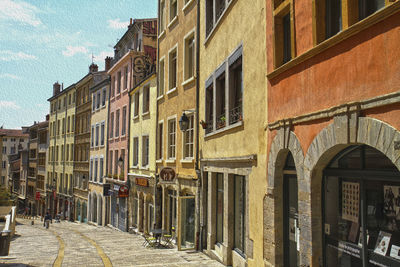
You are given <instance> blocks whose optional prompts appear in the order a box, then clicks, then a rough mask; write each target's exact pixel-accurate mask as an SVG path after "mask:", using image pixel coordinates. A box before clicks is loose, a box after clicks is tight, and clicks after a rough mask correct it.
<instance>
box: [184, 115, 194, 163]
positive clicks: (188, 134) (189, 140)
mask: <svg viewBox="0 0 400 267" xmlns="http://www.w3.org/2000/svg"><path fill="white" fill-rule="evenodd" d="M188 119H189V126H188V129H187V130H186V131H185V132H183V155H184V158H188V159H190V158H193V140H194V136H193V135H194V115H193V114H190V115H189V116H188Z"/></svg>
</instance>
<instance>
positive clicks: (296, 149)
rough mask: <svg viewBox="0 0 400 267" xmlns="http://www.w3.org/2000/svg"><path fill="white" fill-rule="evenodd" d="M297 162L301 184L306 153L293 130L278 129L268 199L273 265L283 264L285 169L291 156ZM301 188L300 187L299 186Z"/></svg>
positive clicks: (267, 243) (267, 236) (267, 237)
mask: <svg viewBox="0 0 400 267" xmlns="http://www.w3.org/2000/svg"><path fill="white" fill-rule="evenodd" d="M289 152H290V153H291V154H292V156H293V159H294V161H295V166H296V173H297V177H298V181H299V180H301V179H303V162H304V153H303V150H302V147H301V145H300V141H299V139H298V138H297V136H296V134H295V133H294V132H292V131H290V129H289V127H287V128H282V129H280V130H278V132H277V135H276V136H275V137H274V139H273V141H272V144H271V148H270V152H269V157H268V166H267V168H268V173H267V178H268V189H267V190H268V191H267V195H266V196H265V197H264V210H263V213H264V216H263V217H264V229H263V231H264V245H263V247H264V258H265V259H266V260H267V261H268V262H270V263H271V264H273V265H276V266H280V265H283V262H282V261H283V242H282V240H283V232H282V230H283V228H282V227H280V226H278V224H281V223H282V220H283V207H282V193H283V168H284V166H285V162H286V158H287V155H288V153H289ZM299 189H300V185H299Z"/></svg>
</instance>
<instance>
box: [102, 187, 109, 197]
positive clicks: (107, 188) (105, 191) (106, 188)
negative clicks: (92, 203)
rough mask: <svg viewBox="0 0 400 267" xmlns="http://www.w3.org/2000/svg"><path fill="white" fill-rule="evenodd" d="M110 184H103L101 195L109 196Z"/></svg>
mask: <svg viewBox="0 0 400 267" xmlns="http://www.w3.org/2000/svg"><path fill="white" fill-rule="evenodd" d="M110 189H111V184H103V196H105V197H106V196H110V195H111V194H110Z"/></svg>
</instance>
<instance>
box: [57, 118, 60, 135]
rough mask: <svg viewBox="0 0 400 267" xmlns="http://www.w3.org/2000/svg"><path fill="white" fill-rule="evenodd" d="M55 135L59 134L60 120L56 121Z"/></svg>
mask: <svg viewBox="0 0 400 267" xmlns="http://www.w3.org/2000/svg"><path fill="white" fill-rule="evenodd" d="M57 135H60V120H58V121H57Z"/></svg>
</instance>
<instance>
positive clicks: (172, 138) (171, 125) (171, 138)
mask: <svg viewBox="0 0 400 267" xmlns="http://www.w3.org/2000/svg"><path fill="white" fill-rule="evenodd" d="M175 142H176V119H171V120H169V121H168V159H175Z"/></svg>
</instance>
